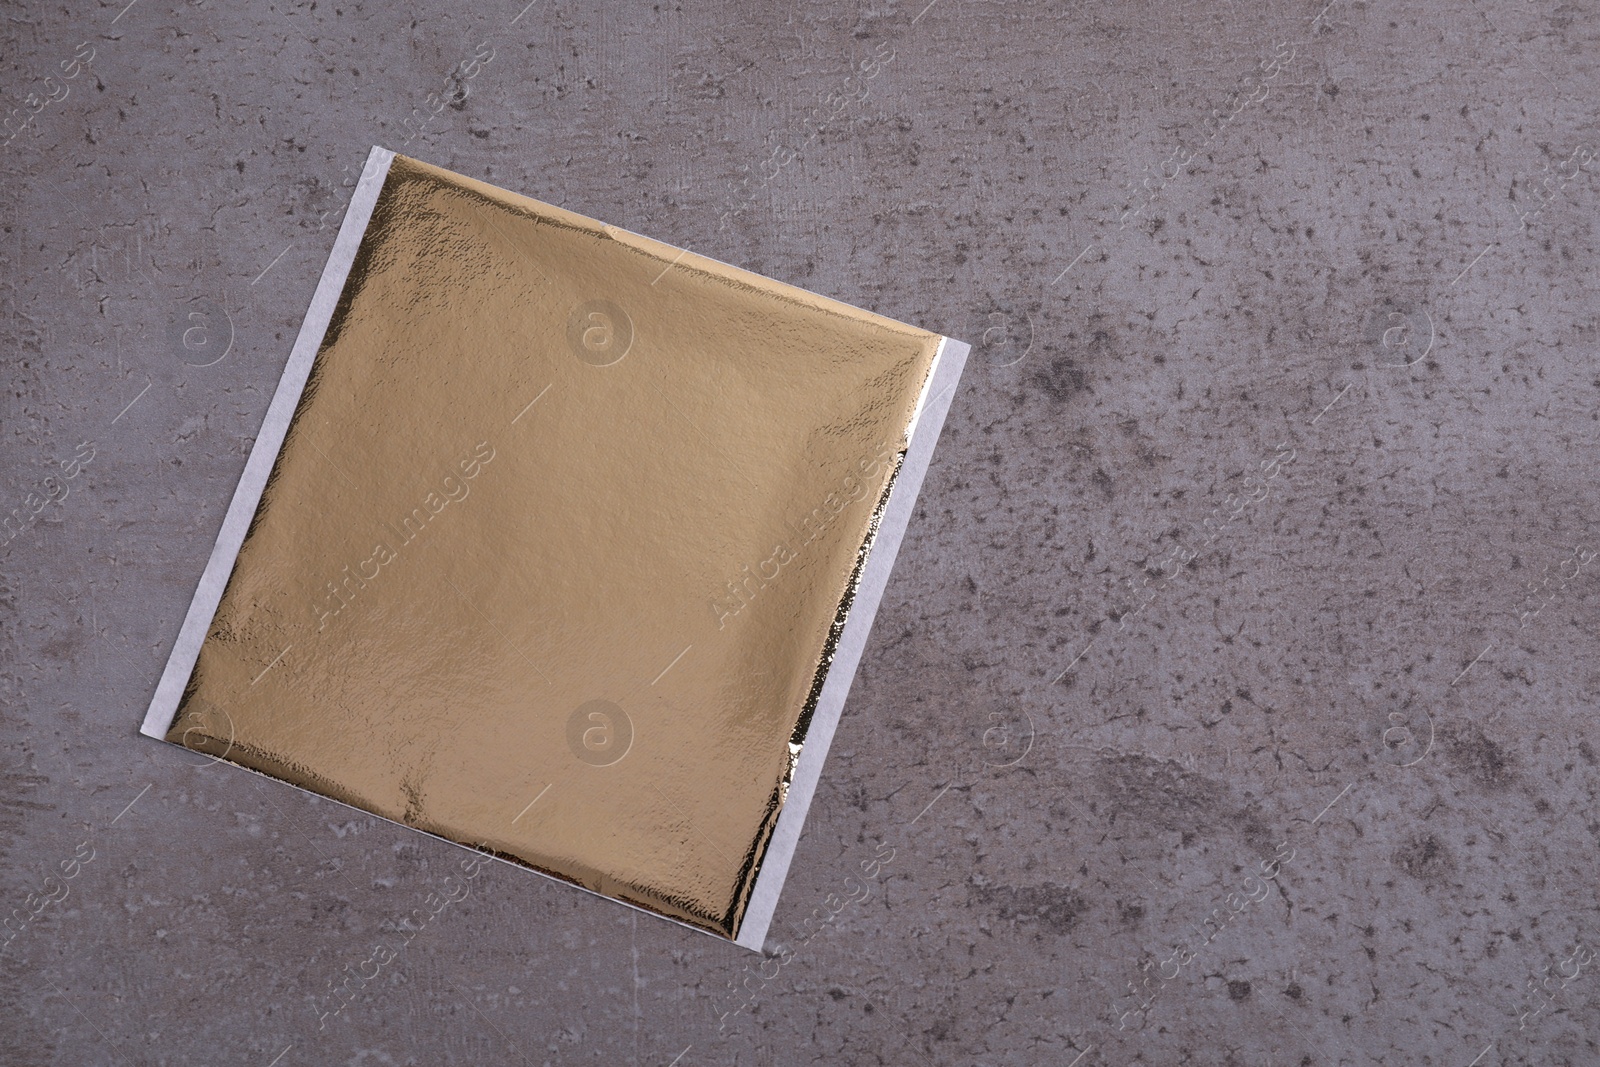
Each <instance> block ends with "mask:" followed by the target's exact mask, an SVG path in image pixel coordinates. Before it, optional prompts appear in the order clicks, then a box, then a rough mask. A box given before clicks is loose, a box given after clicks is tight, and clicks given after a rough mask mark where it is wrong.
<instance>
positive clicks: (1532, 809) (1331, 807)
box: [0, 0, 1600, 1067]
mask: <svg viewBox="0 0 1600 1067" xmlns="http://www.w3.org/2000/svg"><path fill="white" fill-rule="evenodd" d="M124 4H125V0H117V2H116V3H111V4H97V3H95V2H94V0H84V2H78V0H75V2H73V3H71V4H41V5H25V4H12V5H10V6H9V7H8V8H7V9H6V10H5V18H4V19H3V21H0V37H3V41H4V49H3V52H4V61H3V63H0V94H3V96H0V113H9V118H8V119H6V120H5V121H6V126H5V128H4V129H3V130H0V137H9V140H8V141H6V143H5V145H4V148H3V150H0V168H3V169H4V171H5V179H4V182H5V184H4V189H5V195H4V198H3V201H0V224H3V234H0V237H3V248H4V253H3V258H0V265H3V279H0V282H3V285H0V321H3V331H0V346H3V352H4V355H3V357H0V360H3V366H4V371H5V373H4V379H3V385H4V395H3V398H0V450H3V451H0V476H3V484H0V491H3V499H0V512H3V513H4V515H5V516H7V518H6V522H7V525H6V526H5V528H4V533H3V536H4V539H5V540H4V544H3V546H0V605H3V611H0V627H3V637H0V703H3V717H0V733H3V735H4V757H3V769H0V775H3V784H0V825H3V834H0V854H3V862H0V892H3V904H4V908H5V910H6V911H7V913H8V914H9V915H10V916H11V918H10V921H9V925H8V926H7V927H6V930H5V932H4V933H3V934H0V936H3V937H4V938H5V939H6V940H5V947H4V949H3V951H0V1062H4V1063H5V1064H8V1065H10V1064H15V1065H19V1067H33V1065H44V1064H52V1065H55V1064H60V1065H72V1067H80V1065H89V1064H107V1065H130V1067H131V1065H144V1064H152V1065H156V1064H160V1065H180V1064H195V1065H207V1067H220V1065H234V1067H302V1065H322V1064H328V1065H350V1067H395V1065H413V1064H415V1065H434V1064H511V1065H516V1064H525V1065H537V1064H607V1065H611V1064H629V1065H658V1067H667V1065H669V1064H676V1065H678V1067H701V1065H712V1064H739V1065H752V1067H756V1065H775V1064H809V1063H827V1064H878V1063H882V1064H960V1065H999V1064H1024V1065H1031V1064H1050V1065H1056V1067H1073V1065H1077V1067H1094V1065H1101V1064H1105V1065H1123V1064H1150V1065H1170V1064H1223V1065H1236V1067H1290V1065H1301V1067H1335V1065H1365V1064H1385V1065H1387V1064H1427V1065H1439V1067H1468V1065H1469V1064H1470V1065H1476V1067H1500V1065H1503V1064H1571V1065H1578V1064H1595V1063H1600V1048H1597V1041H1600V1032H1597V1030H1596V1027H1597V1025H1600V974H1597V973H1596V971H1597V970H1600V959H1596V954H1597V953H1600V914H1597V910H1596V905H1597V901H1596V882H1595V874H1596V862H1595V857H1596V854H1597V848H1596V845H1597V841H1596V839H1597V836H1600V816H1597V814H1596V811H1595V807H1594V798H1595V795H1596V791H1597V789H1600V755H1597V749H1600V727H1597V726H1596V723H1595V719H1594V715H1593V708H1594V706H1595V702H1596V699H1597V696H1600V666H1597V665H1596V663H1595V661H1594V660H1593V659H1592V658H1591V657H1592V655H1593V652H1594V650H1595V632H1596V627H1597V626H1600V566H1597V565H1595V564H1594V563H1593V562H1592V560H1593V559H1594V557H1595V555H1596V553H1597V552H1600V529H1597V527H1596V518H1597V516H1600V487H1597V486H1596V484H1595V480H1594V472H1595V469H1596V467H1595V460H1596V447H1597V443H1600V406H1597V402H1600V369H1597V367H1596V365H1595V360H1594V354H1595V351H1596V346H1597V343H1600V291H1597V286H1596V282H1595V278H1596V275H1595V266H1596V262H1595V255H1596V236H1597V235H1596V226H1595V218H1596V210H1597V208H1600V156H1597V153H1600V121H1597V119H1596V117H1595V110H1594V106H1595V103H1596V99H1597V96H1596V94H1597V89H1600V79H1597V70H1596V61H1597V58H1600V18H1597V15H1600V12H1597V10H1596V7H1595V4H1594V3H1593V2H1568V0H1526V2H1524V0H1474V2H1468V3H1441V2H1422V0H1333V2H1332V3H1328V4H1327V5H1326V6H1323V0H1317V2H1313V3H1307V2H1305V0H1268V2H1267V3H1265V4H1262V5H1248V4H1237V3H1232V2H1227V0H1224V2H1219V3H1205V4H1203V3H1191V2H1182V3H1148V2H1135V3H1122V4H1113V5H1085V4H1068V3H1049V4H1047V3H1042V2H1027V0H1014V2H1013V0H1006V2H998V0H989V2H985V0H934V2H932V3H927V0H914V2H913V3H910V4H904V3H899V2H878V0H871V2H864V3H859V4H848V3H839V2H833V0H828V2H821V3H806V4H776V3H769V2H762V3H756V4H745V3H734V2H726V0H723V2H712V3H706V4H686V3H649V2H640V3H633V4H622V3H612V4H607V5H604V6H601V7H598V8H596V7H594V6H592V5H582V4H575V3H571V2H569V0H535V2H534V3H532V4H529V5H528V6H527V7H525V8H524V7H522V6H521V4H520V3H515V2H514V3H512V4H509V5H504V6H501V5H497V4H492V3H491V4H483V5H447V4H439V3H423V4H420V5H413V6H408V7H401V6H400V5H391V4H374V3H359V2H354V0H317V2H307V3H292V2H284V0H278V2H251V3H245V4H220V3H215V2H212V0H200V2H191V3H174V2H173V0H134V2H133V3H127V4H126V6H124ZM375 143H376V144H383V145H385V146H387V147H390V148H393V149H396V150H398V151H401V152H403V153H406V154H408V155H414V156H417V157H419V158H422V159H425V160H428V161H430V162H435V163H438V164H440V165H443V166H445V167H449V168H451V169H454V170H457V171H460V172H463V173H465V174H467V175H470V176H473V177H479V178H483V179H485V180H487V181H490V182H492V183H494V184H497V185H501V186H504V187H506V188H510V189H513V190H517V191H521V192H526V193H528V194H530V195H532V196H535V197H537V198H539V199H542V200H546V201H549V202H552V203H556V204H560V205H562V206H565V207H568V208H571V209H573V210H575V211H578V212H581V213H583V214H586V215H590V216H593V217H596V218H599V219H603V220H606V221H608V222H612V223H615V224H617V225H620V226H624V227H626V228H629V229H632V230H636V231H639V232H642V233H645V234H648V235H650V236H653V237H656V238H659V239H661V240H664V241H668V242H671V243H673V244H676V245H679V246H682V247H687V248H689V249H692V250H693V251H695V252H699V253H702V254H705V255H709V256H712V257H715V258H718V259H722V260H726V261H729V262H731V263H734V264H737V265H739V266H743V267H747V268H749V269H751V270H754V271H759V272H762V273H765V274H768V275H771V276H772V277H775V278H778V279H781V280H784V281H788V282H793V283H795V284H797V285H800V286H804V287H806V288H809V289H813V290H815V291H817V292H820V293H823V294H826V295H829V296H833V297H837V298H839V299H842V300H845V301H848V302H850V303H854V304H859V305H861V306H864V307H867V308H870V309H872V310H874V311H877V312H880V313H882V314H885V315H888V316H891V317H894V318H897V319H902V320H905V321H908V322H912V323H916V324H919V325H924V326H927V327H929V328H931V329H935V330H939V331H941V332H944V333H948V334H950V335H953V336H956V337H959V338H963V339H965V340H968V341H970V342H972V343H973V346H974V348H973V358H972V361H971V362H970V363H969V365H968V369H967V373H966V376H965V378H964V380H963V382H962V385H961V387H960V389H959V391H958V393H957V395H956V397H955V400H954V406H953V408H952V410H951V413H950V417H949V421H948V422H947V424H946V426H945V429H944V433H943V437H942V440H941V442H940V445H939V451H938V453H937V455H936V457H935V461H934V464H933V467H932V469H931V470H930V471H929V474H928V478H927V483H926V486H925V488H924V491H923V497H922V499H921V501H920V503H919V506H918V509H917V512H916V516H915V520H914V522H913V524H912V526H911V529H910V531H909V533H908V535H907V539H906V542H905V546H904V549H903V551H902V554H901V556H900V559H899V561H898V563H897V565H896V568H895V573H894V577H893V579H892V581H891V583H890V586H889V589H888V592H887V594H886V597H885V600H884V604H883V607H882V610H881V613H880V615H879V617H878V620H877V624H876V627H875V629H874V632H873V635H872V640H871V642H870V644H869V646H868V649H867V653H866V656H865V659H864V661H863V663H862V667H861V670H860V673H859V675H858V677H857V679H856V683H855V686H854V689H853V691H852V693H851V697H850V701H849V704H848V706H847V708H846V712H845V715H844V719H843V722H842V724H841V726H840V728H839V732H838V735H837V737H836V738H835V741H834V747H833V752H832V755H831V757H830V759H829V761H828V765H827V768H826V770H825V772H824V776H823V779H822V783H821V786H820V789H819V792H818V794H817V800H816V804H815V806H814V807H813V809H812V811H811V815H810V818H809V821H808V822H807V825H806V829H805V834H804V837H803V838H802V840H801V842H800V846H799V851H798V853H797V856H796V860H795V868H794V872H793V874H792V876H791V878H790V880H789V883H788V886H787V887H786V889H785V892H784V894H783V899H782V903H781V905H780V907H779V909H778V913H777V917H776V920H775V922H774V925H773V929H772V934H771V939H770V941H769V944H768V951H767V954H766V955H765V957H763V956H759V955H755V954H751V953H747V952H745V951H743V950H740V949H738V948H735V947H733V946H731V945H726V944H722V943H719V942H717V941H716V940H714V939H712V938H708V937H706V936H705V935H703V934H699V933H695V932H692V931H689V930H685V929H682V928H679V927H677V926H674V925H671V924H669V923H666V922H663V921H661V920H658V919H655V918H653V917H650V916H647V915H639V914H637V913H635V912H632V911H630V910H628V909H626V908H623V907H620V906H618V905H616V904H614V903H611V902H608V901H605V900H601V899H598V898H594V897H591V896H588V895H586V894H583V893H580V892H577V891H575V890H573V889H571V888H570V887H566V886H562V885H559V884H556V883H554V882H551V881H549V880H546V879H543V878H539V877H537V876H533V875H530V874H527V873H526V872H522V871H517V870H515V869H511V868H508V867H505V866H503V865H499V864H491V865H490V866H488V867H486V868H484V869H483V870H482V871H481V872H480V874H479V877H477V878H476V879H474V880H472V881H471V882H470V887H469V889H470V891H469V892H468V893H467V895H466V896H465V897H464V898H458V897H457V895H456V894H455V893H453V892H452V893H449V894H445V892H444V890H443V889H442V888H441V887H442V886H444V885H445V884H446V879H448V878H450V877H451V875H452V874H454V873H455V872H456V871H457V869H458V862H459V859H460V857H461V856H462V855H463V853H462V852H461V851H460V850H459V849H457V848H454V847H453V846H450V845H447V844H445V843H442V842H440V841H437V840H434V839H432V838H429V837H425V836H423V835H421V834H418V833H415V832H412V831H410V830H407V829H405V828H402V827H399V826H396V825H392V824H389V823H385V822H382V821H380V820H377V819H374V818H369V817H364V816H362V815H361V814H360V813H358V812H354V811H352V810H351V809H348V808H345V807H342V806H340V805H337V804H333V803H330V802H327V801H322V800H319V799H316V798H313V797H310V796H307V795H304V794H301V793H299V792H298V791H296V790H293V789H290V788H287V787H284V786H281V785H279V784H277V783H274V782H271V781H268V780H265V779H262V778H260V777H258V776H255V775H252V774H249V773H247V772H243V771H240V770H237V769H235V768H233V767H231V766H228V765H213V764H211V763H210V762H209V761H208V760H207V759H205V758H203V757H200V756H198V755H195V754H193V753H189V752H186V751H183V750H181V749H178V748H175V747H171V746H164V745H161V744H159V743H157V742H153V741H150V740H147V739H143V738H139V737H137V736H136V734H135V731H136V729H137V726H138V722H139V720H140V718H141V716H142V714H143V711H144V709H145V706H146V704H147V703H148V701H149V698H150V695H151V693H152V692H153V690H154V687H155V684H156V680H157V678H158V677H159V675H160V672H161V669H162V666H163V664H164V662H165V659H166V656H167V654H168V652H169V650H170V648H171V645H172V642H173V640H174V638H175V636H176V634H177V630H178V626H179V623H180V620H181V619H182V617H183V614H184V611H185V609H186V607H187V604H188V601H189V598H190V596H191V595H192V593H193V591H194V587H195V583H196V581H197V579H198V577H199V575H200V572H201V570H202V568H203V566H204V564H205V561H206V559H207V556H208V554H209V552H210V549H211V545H212V542H213V540H214V538H215V536H216V533H217V530H218V527H219V525H220V523H221V519H222V515H223V512H224V509H225V507H226V504H227V501H228V499H229V497H230V495H231V493H232V490H233V487H234V485H235V483H236V481H237V479H238V477H239V475H240V473H241V471H242V469H243V465H244V461H245V456H246V454H247V452H248V449H249V447H250V445H251V442H252V440H253V435H254V434H255V432H256V430H257V428H258V427H259V425H260V422H261V419H262V417H263V415H264V413H265V411H266V407H267V404H268V401H269V399H270V396H271V394H272V391H273V389H274V387H275V385H276V382H277V380H278V376H279V374H280V372H281V371H282V369H283V366H284V364H285V361H286V360H287V358H288V353H289V348H290V345H291V344H292V342H293V339H294V336H295V333H296V330H297V328H298V325H299V322H300V319H301V317H302V316H303V314H304V312H305V309H306V306H307V303H308V301H309V299H310V296H311V292H312V289H313V287H314V285H315V280H316V278H317V276H318V273H319V271H320V270H321V267H322V264H323V262H324V260H325V258H326V256H327V254H328V252H329V250H330V248H331V247H332V243H333V239H334V235H335V233H336V230H337V226H338V222H339V220H340V217H341V215H342V210H343V207H344V203H345V200H346V198H347V197H348V195H349V189H350V186H351V185H352V184H353V182H354V179H355V176H356V175H357V174H358V173H359V172H360V169H361V164H362V160H363V158H364V157H365V154H366V151H367V148H368V146H370V145H372V144H375ZM450 884H451V885H452V886H457V885H459V884H460V883H458V882H455V881H452V882H451V883H450ZM441 894H444V895H441ZM441 902H443V903H441ZM416 916H422V917H423V918H421V919H418V918H416ZM394 945H398V946H400V947H399V948H398V949H397V950H391V955H392V958H388V957H384V956H381V955H378V954H377V951H376V948H375V946H394Z"/></svg>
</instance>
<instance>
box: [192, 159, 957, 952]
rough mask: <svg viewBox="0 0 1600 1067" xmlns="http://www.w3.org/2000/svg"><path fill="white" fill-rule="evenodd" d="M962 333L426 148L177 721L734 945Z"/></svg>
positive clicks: (395, 170)
mask: <svg viewBox="0 0 1600 1067" xmlns="http://www.w3.org/2000/svg"><path fill="white" fill-rule="evenodd" d="M938 340H939V339H938V337H937V336H936V335H933V334H930V333H927V332H924V331H921V330H916V329H912V328H910V327H907V326H903V325H901V324H899V323H895V322H891V321H889V320H887V319H883V318H880V317H878V316H875V315H871V314H868V313H866V312H863V311H859V310H856V309H853V308H850V307H847V306H844V305H842V304H838V303H836V302H833V301H830V300H826V299H823V298H820V297H817V296H813V295H811V294H808V293H805V292H803V291H801V290H798V289H795V288H792V287H790V286H786V285H782V284H779V283H776V282H772V281H768V280H766V279H763V278H760V277H757V276H755V275H752V274H749V273H746V272H744V271H740V270H737V269H734V268H731V267H727V266H724V265H722V264H719V263H714V262H711V261H709V260H706V259H703V258H701V257H699V256H696V255H694V254H692V253H682V252H680V251H679V250H678V249H676V248H672V247H670V246H667V245H663V244H659V243H657V242H654V241H651V240H648V239H645V238H642V237H639V236H637V235H634V234H631V233H627V232H625V231H621V230H618V229H616V228H614V227H609V226H603V225H601V224H599V223H596V222H593V221H592V220H589V219H586V218H582V217H580V216H578V215H574V214H571V213H570V212H566V211H562V210H560V209H559V208H554V207H551V206H549V205H546V204H542V203H539V202H538V201H535V200H530V199H527V198H525V197H521V196H517V195H514V194H511V193H507V192H504V191H502V190H498V189H495V188H492V187H490V186H487V185H484V184H482V183H480V182H476V181H473V180H471V179H468V178H465V177H462V176H460V175H456V174H452V173H450V172H448V171H444V170H440V169H438V168H436V167H432V166H428V165H426V164H423V163H419V162H417V161H415V160H410V159H407V158H405V157H402V156H397V157H395V160H394V164H393V167H392V169H391V171H390V174H389V177H388V180H387V182H386V184H385V186H384V189H383V192H382V194H381V195H380V197H379V200H378V204H377V207H376V210H375V211H374V213H373V217H372V222H371V224H370V226H369V228H368V230H367V234H366V237H365V239H364V241H363V242H362V245H361V250H360V253H359V255H358V257H357V259H356V262H355V266H354V268H353V269H352V271H351V274H350V279H349V281H348V282H347V283H346V285H345V289H344V293H343V296H342V298H341V300H340V303H339V308H338V310H337V311H336V313H335V315H334V319H333V323H332V325H331V326H330V328H329V331H328V334H327V337H326V338H325V340H324V342H323V345H322V348H321V351H320V352H319V354H318V356H317V361H316V365H315V367H314V369H313V371H312V375H311V379H310V382H309V383H308V385H307V388H306V390H305V394H304V396H303V398H302V400H301V403H300V406H299V409H298V411H297V413H296V415H295V421H294V424H293V426H292V427H291V430H290V433H289V436H288V439H287V441H286V442H285V445H284V448H283V451H282V453H281V454H280V455H279V457H278V462H277V465H276V467H275V469H274V472H273V476H272V479H271V481H270V482H269V483H268V486H267V490H266V493H265V495H264V496H263V498H262V502H261V505H260V508H259V509H258V511H257V514H256V520H255V523H254V525H253V526H252V528H251V531H250V534H249V537H248V538H247V539H246V541H245V543H244V547H243V549H242V550H241V552H240V553H239V557H238V562H237V564H236V566H235V569H234V572H233V575H232V578H231V580H230V581H229V583H228V587H227V592H226V594H225V595H224V597H223V600H222V603H221V606H220V608H219V610H218V612H217V615H216V619H215V622H214V623H213V625H212V628H211V630H210V633H209V634H208V636H207V638H206V642H205V645H204V647H203V649H202V651H201V655H200V659H199V662H198V664H197V665H196V667H195V671H194V674H193V676H192V678H191V680H190V684H189V688H188V691H187V693H186V694H185V698H184V702H183V705H182V707H181V708H180V711H179V714H178V717H177V719H176V720H175V721H174V723H173V726H172V729H171V732H170V734H169V735H168V736H169V740H172V741H176V742H178V743H181V744H186V745H188V746H189V747H191V748H194V749H197V750H200V751H204V752H209V753H213V754H216V755H223V754H224V753H225V754H226V755H225V758H227V759H229V760H232V761H234V762H237V763H239V764H242V765H244V766H248V767H252V768H255V769H257V770H259V771H262V772H265V773H267V774H270V775H272V776H274V777H277V778H281V779H283V780H285V781H289V782H293V783H295V784H296V785H300V786H303V787H305V788H307V789H310V790H313V791H315V792H318V793H322V794H325V795H327V796H330V797H334V798H336V799H339V800H342V801H345V802H347V803H350V804H353V805H356V806H357V807H360V808H363V809H365V810H367V811H370V812H373V813H375V814H377V815H381V816H384V817H387V818H390V819H394V820H397V821H400V822H404V823H406V824H408V825H411V826H414V827H417V828H419V829H422V830H425V831H428V832H430V833H434V834H438V835H440V836H442V837H446V838H449V839H451V840H454V841H459V842H462V843H467V844H475V845H478V846H480V847H487V848H489V849H492V850H493V851H495V852H497V853H500V854H501V855H504V856H506V857H509V858H513V859H516V860H518V861H520V862H523V863H525V864H527V865H529V866H532V867H535V868H538V869H540V870H543V871H546V872H549V873H551V874H554V875H557V876H559V877H562V878H566V879H569V880H571V881H574V882H577V883H579V884H581V885H584V886H587V887H588V888H591V889H594V890H597V891H599V892H601V893H605V894H607V895H610V896H613V897H617V898H620V899H623V900H626V901H629V902H631V903H634V904H638V905H640V906H643V907H646V908H649V909H651V910H654V911H657V912H660V913H663V914H666V915H670V916H673V917H675V918H678V919H681V920H683V921H685V922H689V923H692V924H694V925H696V926H700V927H703V928H705V929H707V930H711V931H714V932H716V933H719V934H722V935H724V936H727V937H732V936H735V935H736V933H737V931H738V926H739V922H740V917H741V915H742V914H743V911H744V907H745V904H746V901H747V900H748V897H749V893H750V890H751V888H752V886H753V885H754V882H755V875H756V872H757V870H758V868H759V864H760V861H761V856H762V853H763V851H764V849H765V847H766V842H767V840H768V837H769V835H770V833H771V830H772V827H773V824H774V822H775V820H776V818H777V814H778V810H779V808H780V806H781V804H782V800H783V794H784V788H785V786H786V784H787V781H788V775H789V773H790V769H791V767H792V765H793V760H794V758H795V756H796V755H797V754H798V752H799V750H800V744H801V743H803V740H804V734H805V728H806V724H807V721H808V718H809V714H810V710H811V708H812V706H813V702H814V700H815V697H816V691H817V687H818V686H819V684H820V679H821V677H822V673H823V672H824V671H825V669H826V665H827V661H828V658H829V655H830V652H831V648H832V642H833V640H834V639H835V638H836V637H837V633H838V628H839V627H840V626H841V625H842V623H843V619H844V613H845V611H846V609H847V608H848V604H849V598H850V595H851V592H852V589H853V583H854V575H855V573H856V569H857V564H858V561H859V558H860V556H861V554H862V552H863V551H864V547H865V546H866V545H867V544H868V543H869V541H870V538H871V536H872V532H873V530H874V529H875V524H876V518H877V515H878V512H879V509H880V508H881V506H882V501H883V499H884V496H885V494H886V492H887V490H888V487H889V485H890V483H891V480H892V478H893V475H894V472H895V470H896V469H897V466H898V463H899V459H900V455H901V452H902V450H903V449H904V447H905V445H906V440H907V424H908V422H909V421H910V419H911V416H912V414H913V411H914V409H915V406H916V401H917V397H918V394H919V391H920V390H921V388H922V386H923V383H924V381H925V380H926V377H927V375H928V373H929V371H930V368H931V366H932V363H933V359H934V354H935V349H936V346H937V344H938Z"/></svg>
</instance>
